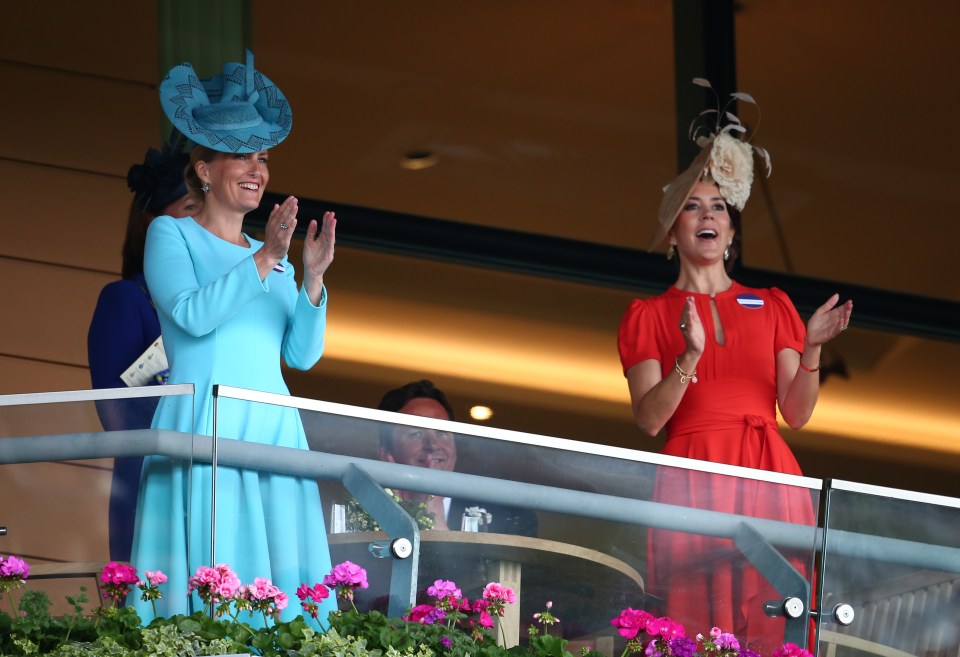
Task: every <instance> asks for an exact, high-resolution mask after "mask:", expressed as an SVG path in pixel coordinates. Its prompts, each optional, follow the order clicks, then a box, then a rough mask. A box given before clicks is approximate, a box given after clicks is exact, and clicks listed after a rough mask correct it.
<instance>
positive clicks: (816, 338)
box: [807, 294, 853, 347]
mask: <svg viewBox="0 0 960 657" xmlns="http://www.w3.org/2000/svg"><path fill="white" fill-rule="evenodd" d="M838 301H840V295H839V294H834V295H833V296H831V297H830V298H829V299H827V302H826V303H825V304H823V305H822V306H820V307H819V308H817V309H816V310H815V311H814V312H813V315H811V316H810V321H808V322H807V344H809V345H810V346H811V347H819V346H820V345H822V344H824V343H825V342H828V341H830V340H832V339H833V338H835V337H837V336H838V335H840V332H841V331H844V330H846V328H847V326H849V325H850V314H851V313H852V312H853V301H851V300H849V299H848V300H847V301H846V302H845V303H842V304H840V305H837V302H838Z"/></svg>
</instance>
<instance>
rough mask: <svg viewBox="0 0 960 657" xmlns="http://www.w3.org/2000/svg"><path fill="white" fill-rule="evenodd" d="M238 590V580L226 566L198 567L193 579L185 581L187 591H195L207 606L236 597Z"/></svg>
mask: <svg viewBox="0 0 960 657" xmlns="http://www.w3.org/2000/svg"><path fill="white" fill-rule="evenodd" d="M239 590H240V578H239V577H237V574H236V573H235V572H233V571H232V570H230V566H228V565H226V564H222V563H221V564H217V565H216V566H214V567H213V568H210V567H209V566H200V567H199V568H197V571H196V573H195V574H194V575H193V577H191V578H189V579H188V580H187V591H188V592H191V591H196V592H197V594H198V595H199V596H200V599H201V600H203V601H204V602H205V603H207V604H217V603H218V602H221V601H223V600H230V599H231V598H234V597H236V595H237V592H238V591H239Z"/></svg>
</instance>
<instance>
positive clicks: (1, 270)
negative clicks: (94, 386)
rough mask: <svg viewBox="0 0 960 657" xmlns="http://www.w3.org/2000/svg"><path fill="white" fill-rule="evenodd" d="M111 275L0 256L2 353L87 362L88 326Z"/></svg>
mask: <svg viewBox="0 0 960 657" xmlns="http://www.w3.org/2000/svg"><path fill="white" fill-rule="evenodd" d="M113 278H115V277H113V276H111V275H105V274H98V273H95V272H87V271H82V270H77V269H70V268H68V267H57V266H48V265H42V264H36V263H31V262H20V261H16V260H9V259H2V258H0V280H4V281H16V284H7V285H3V286H0V308H3V309H4V314H5V315H6V319H5V321H3V322H0V353H2V354H6V355H16V356H22V357H26V358H30V359H36V360H42V361H49V362H54V363H61V364H63V365H75V366H78V367H85V366H86V365H87V329H88V328H89V326H90V318H91V317H92V316H93V309H94V307H95V306H96V303H97V297H98V296H99V294H100V289H101V288H102V287H103V286H104V285H105V284H106V283H107V282H109V281H110V280H112V279H113Z"/></svg>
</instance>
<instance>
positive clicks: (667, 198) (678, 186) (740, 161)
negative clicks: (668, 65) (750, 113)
mask: <svg viewBox="0 0 960 657" xmlns="http://www.w3.org/2000/svg"><path fill="white" fill-rule="evenodd" d="M693 83H694V84H695V85H698V86H700V87H705V88H707V89H710V90H711V91H713V94H714V96H715V97H716V99H717V107H716V109H708V110H704V111H702V112H700V114H698V115H697V117H696V118H695V119H694V120H693V121H692V122H691V123H690V130H689V134H690V139H692V140H693V141H695V142H696V144H697V146H699V147H700V149H701V150H700V154H699V155H697V157H696V158H695V159H694V160H693V162H692V163H691V164H690V166H689V167H687V170H686V171H684V172H683V173H681V174H680V175H679V176H677V177H676V178H675V179H674V180H673V182H671V183H670V184H669V185H667V186H666V187H665V188H664V190H663V199H662V200H661V201H660V211H659V212H658V213H657V221H658V224H657V230H656V232H655V233H654V234H653V240H652V241H651V242H650V247H649V249H648V250H650V251H653V250H654V249H655V248H656V247H657V245H659V244H660V242H662V241H663V238H665V237H666V236H667V233H669V232H670V229H671V228H672V227H673V223H674V222H675V221H676V220H677V215H679V214H680V209H681V208H682V207H683V204H684V203H685V202H686V201H687V198H689V196H690V192H691V191H693V188H694V187H695V186H696V184H697V183H698V182H699V181H701V180H702V181H703V182H705V183H711V184H713V183H716V185H717V187H718V188H719V189H720V195H721V196H722V197H723V199H724V200H725V201H726V202H727V203H729V204H730V205H732V206H733V207H735V208H736V209H737V210H743V207H744V206H745V205H746V203H747V199H748V198H749V197H750V186H751V185H752V184H753V154H754V152H756V153H757V154H758V155H760V156H761V157H762V158H763V161H764V165H765V166H766V169H767V176H769V175H770V173H771V172H772V171H773V167H772V165H771V164H770V154H769V153H768V152H767V151H766V149H763V148H760V147H759V146H754V145H752V144H750V143H749V140H748V139H747V136H746V132H747V129H746V128H745V127H744V126H743V124H742V123H741V122H740V119H739V118H737V116H736V115H735V114H733V113H732V112H730V111H728V110H727V108H728V107H729V106H730V103H732V102H733V101H734V100H739V101H743V102H745V103H750V104H752V105H754V106H756V104H757V102H756V101H755V100H754V99H753V96H751V95H750V94H745V93H742V92H739V91H738V92H734V93H732V94H730V99H729V100H728V101H727V103H726V104H725V105H724V106H723V107H720V97H719V96H717V92H716V91H715V90H714V89H713V86H712V85H711V84H710V82H709V81H708V80H705V79H703V78H694V79H693ZM711 119H713V120H712V121H710V120H711ZM723 119H726V125H724V126H723V127H721V126H720V124H721V121H722V120H723ZM708 122H709V125H708ZM758 124H759V121H758ZM754 133H756V128H754ZM751 136H752V135H751Z"/></svg>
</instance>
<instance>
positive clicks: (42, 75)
mask: <svg viewBox="0 0 960 657" xmlns="http://www.w3.org/2000/svg"><path fill="white" fill-rule="evenodd" d="M0 79H2V80H4V83H5V84H6V85H7V88H9V89H16V90H17V97H18V99H19V102H8V103H2V104H0V125H3V126H5V128H6V129H5V131H4V139H3V140H2V141H0V158H8V159H13V160H18V161H24V162H37V163H43V164H50V165H54V166H61V167H68V168H74V169H79V170H82V171H93V172H99V173H107V174H113V175H116V176H126V173H127V168H128V167H129V166H130V162H131V161H133V160H134V159H142V158H143V151H144V148H145V147H146V146H148V145H151V144H155V143H157V142H159V141H160V128H159V126H160V112H161V110H160V102H159V100H158V99H157V92H156V89H155V88H154V87H152V86H149V85H146V84H142V83H130V82H124V81H117V80H112V79H104V78H98V77H92V76H84V75H77V74H74V73H70V72H64V71H58V70H53V69H45V68H35V67H26V66H20V65H16V64H10V63H9V62H0Z"/></svg>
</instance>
